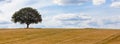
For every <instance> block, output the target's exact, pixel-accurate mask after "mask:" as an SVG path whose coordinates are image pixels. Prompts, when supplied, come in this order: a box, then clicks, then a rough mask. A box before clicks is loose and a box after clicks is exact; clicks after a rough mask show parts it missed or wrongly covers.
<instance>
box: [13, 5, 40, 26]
mask: <svg viewBox="0 0 120 44" xmlns="http://www.w3.org/2000/svg"><path fill="white" fill-rule="evenodd" d="M12 21H13V22H14V23H17V22H19V23H20V24H27V25H29V24H32V23H35V24H37V23H39V22H42V18H41V15H40V14H39V13H38V11H37V10H36V9H33V8H31V7H26V8H22V9H20V10H19V11H17V12H15V13H14V14H13V16H12Z"/></svg>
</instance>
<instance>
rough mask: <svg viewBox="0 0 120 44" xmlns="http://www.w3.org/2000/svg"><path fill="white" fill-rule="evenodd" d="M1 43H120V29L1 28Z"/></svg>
mask: <svg viewBox="0 0 120 44" xmlns="http://www.w3.org/2000/svg"><path fill="white" fill-rule="evenodd" d="M0 44H120V30H116V29H91V28H86V29H52V28H51V29H47V28H46V29H0Z"/></svg>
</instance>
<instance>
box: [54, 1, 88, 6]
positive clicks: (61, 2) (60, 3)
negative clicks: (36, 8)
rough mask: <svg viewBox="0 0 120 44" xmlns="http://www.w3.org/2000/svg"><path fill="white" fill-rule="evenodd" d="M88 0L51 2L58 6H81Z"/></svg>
mask: <svg viewBox="0 0 120 44" xmlns="http://www.w3.org/2000/svg"><path fill="white" fill-rule="evenodd" d="M88 1H89V0H53V2H54V3H56V4H58V5H81V4H83V3H86V2H88Z"/></svg>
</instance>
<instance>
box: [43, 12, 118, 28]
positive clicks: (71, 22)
mask: <svg viewBox="0 0 120 44" xmlns="http://www.w3.org/2000/svg"><path fill="white" fill-rule="evenodd" d="M46 19H47V20H45V21H43V22H44V24H43V25H44V27H45V28H52V27H53V28H81V27H82V28H119V26H120V16H113V17H103V18H96V17H93V16H89V15H86V14H81V13H80V14H73V13H72V14H71V13H70V14H59V15H56V16H52V17H49V18H48V17H47V18H46Z"/></svg>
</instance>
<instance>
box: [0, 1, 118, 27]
mask: <svg viewBox="0 0 120 44" xmlns="http://www.w3.org/2000/svg"><path fill="white" fill-rule="evenodd" d="M24 7H32V8H34V9H37V11H38V12H39V13H40V14H41V15H42V19H43V21H42V23H38V24H31V25H30V27H31V28H120V0H0V28H25V27H26V25H25V24H19V23H16V24H15V23H13V22H12V21H11V17H12V15H13V14H14V13H15V11H19V10H20V9H21V8H24Z"/></svg>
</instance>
